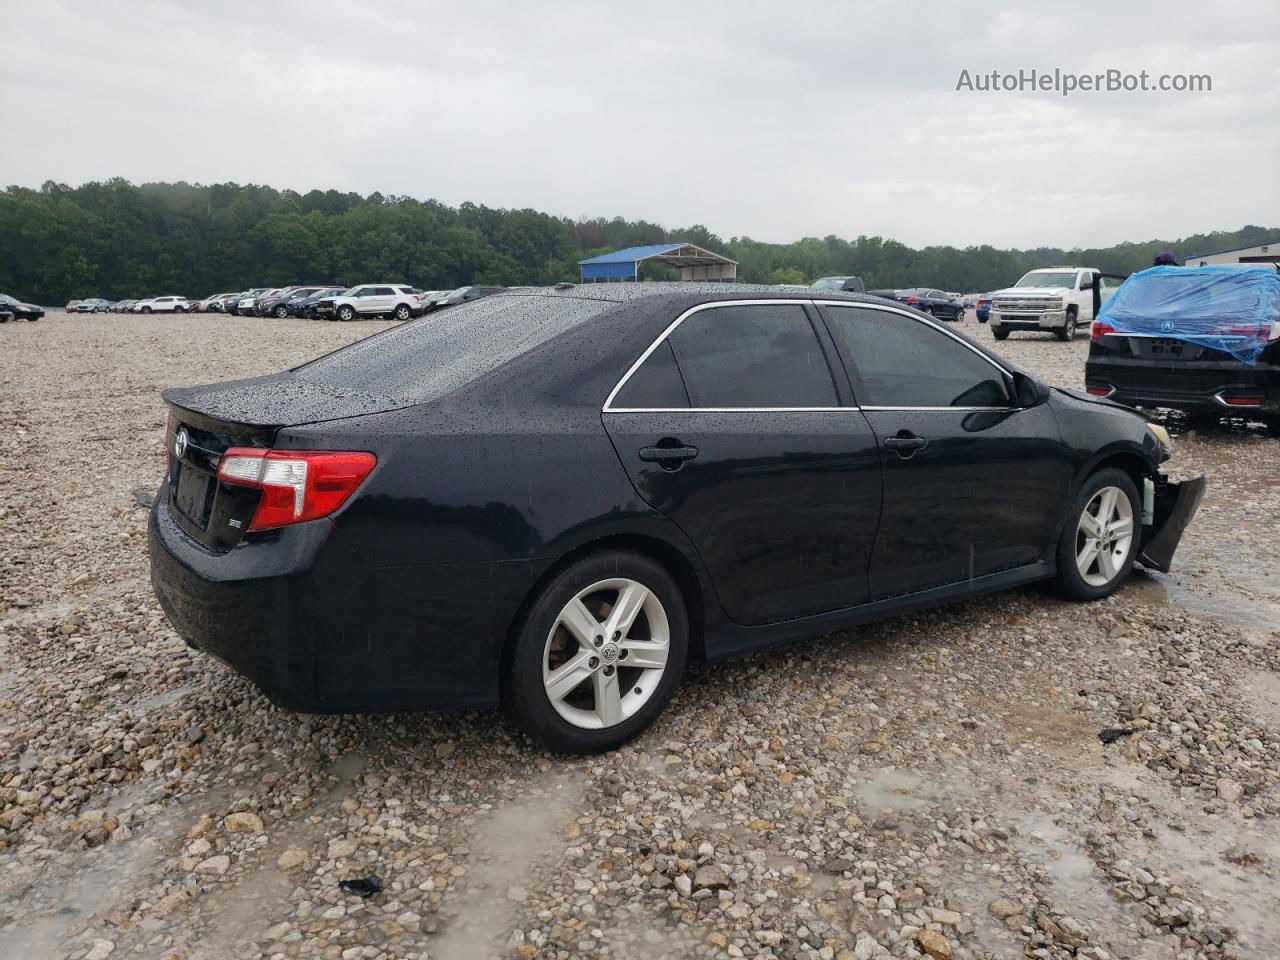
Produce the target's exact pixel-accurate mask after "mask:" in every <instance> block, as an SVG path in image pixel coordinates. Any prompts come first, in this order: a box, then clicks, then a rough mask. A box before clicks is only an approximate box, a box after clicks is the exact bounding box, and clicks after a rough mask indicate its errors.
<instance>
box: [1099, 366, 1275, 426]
mask: <svg viewBox="0 0 1280 960" xmlns="http://www.w3.org/2000/svg"><path fill="white" fill-rule="evenodd" d="M1085 384H1086V386H1088V387H1090V388H1096V389H1103V388H1105V389H1109V390H1111V391H1112V392H1111V393H1109V394H1107V396H1108V397H1109V398H1110V399H1112V400H1115V401H1116V402H1118V403H1124V404H1127V405H1129V406H1131V407H1171V408H1173V409H1176V410H1198V411H1212V412H1216V413H1222V414H1227V413H1233V412H1234V413H1237V414H1243V415H1248V414H1249V413H1250V412H1253V413H1262V414H1280V368H1277V367H1276V366H1275V365H1274V364H1270V363H1261V362H1260V363H1257V364H1255V365H1254V366H1249V365H1248V364H1245V363H1241V362H1239V361H1208V362H1202V361H1186V362H1182V363H1179V362H1169V361H1164V360H1147V359H1142V358H1139V357H1117V358H1111V357H1107V356H1101V357H1099V356H1091V357H1090V358H1089V360H1088V362H1087V363H1086V364H1085ZM1229 397H1234V398H1236V399H1240V398H1257V401H1258V402H1256V403H1249V404H1240V403H1228V402H1227V399H1226V398H1229Z"/></svg>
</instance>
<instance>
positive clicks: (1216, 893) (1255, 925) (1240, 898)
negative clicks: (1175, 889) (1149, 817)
mask: <svg viewBox="0 0 1280 960" xmlns="http://www.w3.org/2000/svg"><path fill="white" fill-rule="evenodd" d="M1215 819H1217V818H1215ZM1214 827H1215V829H1213V830H1203V829H1192V830H1187V831H1185V832H1179V831H1177V830H1171V829H1169V828H1168V827H1167V826H1165V825H1164V824H1159V825H1158V826H1157V827H1156V829H1155V833H1156V844H1157V849H1156V850H1155V851H1154V852H1155V853H1158V854H1163V855H1164V857H1163V859H1164V861H1165V863H1166V864H1167V866H1168V867H1169V868H1170V869H1168V870H1167V872H1168V873H1170V874H1173V875H1175V876H1176V875H1182V876H1185V877H1186V878H1187V879H1189V880H1191V881H1192V882H1193V883H1195V885H1196V886H1197V887H1198V888H1199V889H1200V892H1201V893H1202V894H1203V897H1204V899H1206V900H1208V901H1209V904H1210V907H1211V909H1212V911H1213V914H1214V915H1215V916H1216V918H1217V919H1219V920H1221V921H1222V922H1225V923H1226V924H1228V925H1229V926H1232V927H1235V929H1236V934H1237V940H1238V948H1239V949H1238V952H1239V953H1240V955H1241V956H1246V957H1280V922H1277V918H1280V873H1278V871H1280V830H1277V829H1276V828H1275V827H1274V826H1273V825H1265V826H1258V825H1256V824H1248V825H1246V824H1231V823H1217V824H1214ZM1229 852H1230V853H1231V854H1232V856H1233V857H1234V860H1235V861H1239V860H1241V859H1242V857H1241V855H1242V854H1248V855H1250V857H1249V858H1247V859H1245V861H1244V862H1234V861H1233V859H1230V858H1229V857H1228V853H1229ZM1252 858H1256V862H1251V861H1252Z"/></svg>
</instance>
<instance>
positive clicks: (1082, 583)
mask: <svg viewBox="0 0 1280 960" xmlns="http://www.w3.org/2000/svg"><path fill="white" fill-rule="evenodd" d="M1109 504H1110V505H1109ZM1086 512H1087V515H1088V516H1089V517H1094V516H1097V515H1099V514H1103V513H1105V514H1106V516H1107V517H1108V518H1109V519H1108V520H1107V521H1105V525H1104V527H1103V528H1102V529H1103V530H1104V533H1105V539H1104V541H1103V542H1104V546H1103V548H1102V549H1101V550H1097V549H1094V550H1093V551H1092V558H1090V556H1089V554H1088V553H1086V550H1088V549H1089V548H1090V547H1096V546H1097V545H1098V543H1097V541H1098V538H1097V537H1094V536H1092V535H1091V534H1092V532H1093V530H1095V529H1098V527H1097V524H1096V523H1089V522H1087V521H1086ZM1126 529H1127V534H1126V533H1125V530H1126ZM1141 535H1142V499H1141V498H1140V497H1139V496H1138V488H1137V487H1136V486H1135V485H1134V482H1133V479H1132V478H1131V477H1130V476H1129V475H1128V474H1127V473H1125V472H1124V471H1123V470H1118V469H1116V468H1115V467H1108V468H1106V469H1104V470H1099V471H1098V472H1097V473H1095V474H1093V475H1092V476H1090V477H1089V478H1088V479H1086V480H1085V482H1084V484H1083V485H1082V486H1081V487H1080V489H1079V490H1078V491H1077V492H1076V495H1075V496H1074V497H1073V498H1072V500H1071V506H1070V507H1069V508H1068V509H1067V519H1066V522H1065V523H1064V524H1063V527H1062V535H1061V537H1059V539H1058V550H1057V565H1058V571H1057V574H1056V579H1055V585H1056V587H1057V589H1058V592H1059V593H1060V594H1061V595H1062V596H1064V597H1066V598H1068V599H1070V600H1101V599H1102V598H1103V597H1109V596H1111V594H1113V593H1115V592H1116V590H1117V589H1118V588H1119V587H1120V584H1122V583H1124V581H1125V578H1126V577H1128V576H1129V571H1130V570H1132V569H1133V561H1134V559H1135V558H1136V557H1137V555H1138V541H1139V539H1140V538H1141Z"/></svg>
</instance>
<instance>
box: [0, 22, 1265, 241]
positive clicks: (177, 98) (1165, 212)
mask: <svg viewBox="0 0 1280 960" xmlns="http://www.w3.org/2000/svg"><path fill="white" fill-rule="evenodd" d="M1278 27H1280V8H1277V7H1275V6H1272V5H1269V4H1257V3H1256V2H1249V3H1244V2H1240V3H1230V2H1228V3H1219V4H1218V5H1216V6H1214V7H1206V6H1204V5H1203V4H1202V3H1189V2H1187V3H1182V2H1171V3H1164V4H1161V5H1159V6H1158V7H1157V6H1153V5H1149V4H1148V5H1142V6H1137V5H1121V4H1115V3H1098V2H1091V3H1084V4H1075V5H1071V6H1070V7H1056V8H1051V9H1045V10H1043V11H1042V10H1040V9H1038V8H1036V7H1033V6H1031V5H1027V4H1019V5H1016V6H1014V5H1012V4H1005V5H1001V4H978V3H972V2H970V3H964V2H961V3H945V4H944V3H936V4H930V5H927V6H926V5H922V4H904V3H897V2H884V0H879V2H872V3H858V4H853V3H847V2H821V0H812V2H809V3H804V4H792V5H779V4H777V3H776V2H775V3H768V4H765V3H754V2H751V3H717V2H708V3H704V4H698V5H693V6H690V7H686V8H681V9H679V10H678V11H677V10H673V9H670V8H663V7H650V8H644V7H634V6H623V5H620V4H610V3H599V2H597V3H594V4H588V3H567V2H554V0H540V2H539V3H536V4H519V5H510V4H502V3H483V2H478V3H471V4H469V5H467V6H465V7H462V6H455V5H452V4H433V5H424V4H419V3H413V2H408V0H366V2H365V3H362V4H359V5H354V4H350V3H346V2H343V3H336V2H315V3H301V2H278V3H249V2H238V0H231V2H222V3H218V4H209V3H202V2H194V0H193V2H177V0H174V2H161V0H151V2H141V3H134V2H124V0H116V2H99V3H87V2H85V3H72V2H68V0H62V2H59V0H45V2H43V3H41V4H24V5H17V4H10V5H8V6H7V8H6V10H5V11H4V13H3V14H0V28H2V29H3V30H4V33H5V35H6V48H7V49H8V50H10V51H11V52H13V53H14V54H15V55H11V56H9V57H6V58H5V60H4V62H3V64H2V65H0V112H3V115H4V117H5V119H6V121H7V123H6V127H7V129H8V131H9V135H10V136H13V135H14V134H15V133H17V134H19V135H20V137H21V139H22V146H21V148H20V149H14V148H13V145H12V143H11V144H10V145H9V147H8V148H7V151H6V159H5V165H4V171H5V175H4V177H3V179H4V180H5V182H13V183H20V184H25V185H38V184H39V183H41V182H43V181H44V180H47V179H54V180H59V181H64V182H69V183H79V182H81V181H84V180H88V179H102V178H106V177H110V176H124V177H127V178H129V179H131V180H134V181H147V180H162V179H163V180H178V179H182V180H188V181H200V182H217V181H226V180H235V181H240V182H256V183H270V184H272V185H275V186H279V187H293V188H295V189H300V190H306V189H310V188H312V187H319V188H323V189H327V188H336V189H340V190H357V191H360V192H362V193H370V192H373V191H374V190H378V191H381V192H383V193H387V194H409V195H412V196H417V197H421V198H424V199H425V198H427V197H434V198H437V199H439V200H441V201H443V202H446V203H450V204H456V203H460V202H462V201H464V200H472V201H474V202H477V203H485V204H488V205H491V206H514V207H534V208H537V209H542V210H547V211H550V212H554V213H558V214H563V215H566V216H578V215H588V216H602V215H603V216H613V215H621V216H625V217H632V218H639V217H644V218H647V219H651V220H657V221H659V222H662V223H665V224H667V225H669V226H672V227H677V226H681V225H688V224H692V223H703V224H706V225H708V226H710V227H711V228H712V229H714V230H717V231H719V232H720V233H722V234H724V235H726V236H730V235H739V236H741V235H749V236H752V237H755V238H757V239H766V240H790V239H795V238H797V237H800V236H804V235H818V236H822V235H825V234H828V233H836V234H839V235H842V236H856V235H858V234H880V235H883V236H890V237H894V238H896V239H899V240H902V241H904V242H908V243H912V244H916V245H924V244H932V243H949V244H954V245H959V246H965V245H970V244H979V243H992V244H996V245H1002V246H1004V245H1008V246H1039V245H1061V246H1075V245H1081V246H1093V245H1101V244H1109V243H1113V242H1116V241H1119V240H1123V239H1143V238H1148V237H1154V236H1165V237H1173V236H1179V235H1185V234H1188V233H1193V232H1199V231H1203V230H1211V229H1220V228H1236V227H1239V226H1241V225H1242V224H1244V223H1249V222H1254V223H1257V222H1274V221H1275V219H1276V217H1275V215H1274V211H1275V210H1276V209H1277V201H1278V200H1280V186H1277V184H1276V182H1275V178H1274V176H1272V174H1271V170H1270V161H1271V158H1272V157H1274V156H1275V155H1276V153H1277V148H1280V133H1278V132H1277V130H1278V128H1277V125H1276V124H1275V122H1274V120H1273V118H1274V117H1275V116H1277V115H1280V84H1277V80H1280V65H1278V64H1280V58H1278V57H1277V56H1276V54H1277V52H1278V51H1277V46H1278V43H1277V38H1280V30H1278V29H1277V28H1278ZM18 51H20V52H21V53H20V54H18V53H17V52H18ZM1054 67H1059V68H1061V69H1063V70H1067V71H1074V72H1080V73H1086V72H1094V71H1105V70H1106V69H1111V68H1114V69H1119V70H1124V71H1131V72H1137V71H1139V70H1143V69H1145V70H1148V71H1150V72H1151V73H1152V74H1153V75H1159V74H1161V73H1208V74H1210V75H1211V76H1212V78H1213V91H1212V92H1211V93H1203V94H1172V93H1170V94H1152V93H1145V94H1144V93H1133V94H1114V93H1088V94H1084V93H1082V94H1077V95H1074V96H1072V97H1068V98H1063V97H1061V96H1057V95H1055V94H1052V93H1016V94H1015V93H971V92H964V91H961V92H957V91H956V89H955V87H956V81H957V78H958V77H959V75H960V72H961V70H962V69H968V70H970V71H971V72H974V73H977V72H983V71H987V72H989V71H990V70H992V69H998V70H1001V71H1005V72H1016V71H1018V70H1019V69H1030V68H1037V69H1040V70H1052V69H1053V68H1054Z"/></svg>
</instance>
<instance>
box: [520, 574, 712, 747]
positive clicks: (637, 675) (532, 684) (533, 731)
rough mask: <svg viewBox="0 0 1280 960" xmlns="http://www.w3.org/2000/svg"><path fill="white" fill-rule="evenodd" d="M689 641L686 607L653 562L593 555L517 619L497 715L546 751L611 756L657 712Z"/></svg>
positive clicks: (553, 583) (673, 685) (556, 581)
mask: <svg viewBox="0 0 1280 960" xmlns="http://www.w3.org/2000/svg"><path fill="white" fill-rule="evenodd" d="M688 642H689V626H688V618H687V615H686V613H685V604H684V598H683V596H682V595H681V593H680V588H679V586H678V585H677V584H676V582H675V580H674V579H673V578H672V577H671V575H670V574H669V573H667V571H666V570H665V569H664V568H663V567H662V566H661V565H660V564H659V563H657V562H656V561H655V560H653V559H651V558H649V557H647V556H644V555H643V554H638V553H632V552H630V551H623V550H608V551H602V552H600V553H594V554H590V555H588V556H585V557H583V558H581V559H580V560H577V561H575V562H573V563H571V564H569V566H567V567H565V569H564V570H562V571H560V573H558V574H557V575H556V576H555V577H554V578H552V580H551V581H550V582H549V583H547V584H546V586H545V587H543V588H542V590H541V591H540V592H539V593H538V596H537V598H536V599H535V601H534V603H533V606H532V607H530V609H529V611H528V613H527V614H526V615H525V616H524V618H523V619H522V622H521V625H520V627H519V631H518V633H517V635H516V637H515V639H514V641H513V645H512V647H511V649H510V650H509V651H508V653H507V656H506V657H505V658H504V660H503V671H502V694H503V695H502V700H503V706H504V707H505V709H506V711H507V714H508V715H509V716H510V718H511V720H512V722H513V723H514V724H515V725H516V726H517V727H519V728H520V729H521V730H523V731H524V732H525V733H527V734H528V735H529V736H531V737H533V738H534V739H535V740H537V741H538V742H540V743H541V744H543V745H544V746H545V747H547V748H548V749H550V750H553V751H556V752H558V753H600V752H603V751H605V750H612V749H613V748H614V747H618V746H620V745H622V744H624V743H626V742H627V741H628V740H630V739H632V738H633V737H635V736H636V735H637V734H639V733H640V732H641V731H642V730H644V729H645V728H646V727H647V726H649V724H651V723H652V722H653V721H654V720H655V719H656V718H657V716H658V714H660V713H661V712H662V709H663V707H664V706H666V703H667V701H668V700H670V699H671V694H672V693H673V692H674V691H675V688H676V686H677V685H678V684H679V682H680V678H681V675H682V674H683V672H684V664H685V656H686V652H687V650H688Z"/></svg>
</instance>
